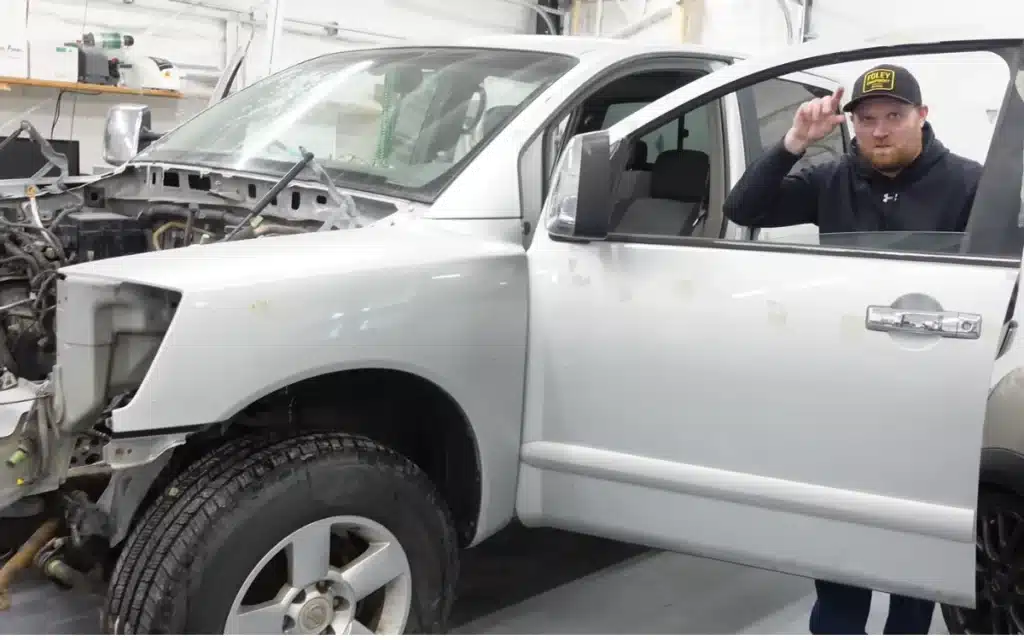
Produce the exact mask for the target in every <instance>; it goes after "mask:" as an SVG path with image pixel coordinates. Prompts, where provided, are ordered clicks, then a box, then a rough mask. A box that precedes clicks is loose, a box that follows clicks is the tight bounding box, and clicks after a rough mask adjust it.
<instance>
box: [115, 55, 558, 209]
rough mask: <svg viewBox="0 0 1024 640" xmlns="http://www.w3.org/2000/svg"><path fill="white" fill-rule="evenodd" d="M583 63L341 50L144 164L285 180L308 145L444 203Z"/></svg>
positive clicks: (322, 156)
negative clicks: (484, 153)
mask: <svg viewBox="0 0 1024 640" xmlns="http://www.w3.org/2000/svg"><path fill="white" fill-rule="evenodd" d="M575 63H576V59H575V58H571V57H566V56H562V55H556V54H551V53H546V52H536V51H513V50H502V49H470V48H426V49H424V48H396V49H370V50H353V51H346V52H341V53H334V54H329V55H326V56H322V57H319V58H315V59H313V60H309V61H307V62H303V63H301V64H298V65H296V66H293V67H290V68H288V69H286V70H284V71H282V72H280V73H277V74H275V75H273V76H270V77H269V78H267V79H265V80H263V81H261V82H259V83H257V84H254V85H253V86H251V87H248V88H246V89H244V90H243V91H240V92H238V93H236V94H234V95H232V96H230V97H228V98H226V99H224V100H222V101H221V102H218V103H217V104H215V105H214V106H213V107H211V108H210V109H208V110H206V111H204V112H202V113H200V114H199V115H197V116H196V117H195V118H193V119H192V120H190V121H188V122H186V123H185V124H183V125H181V126H180V127H178V128H177V129H176V130H174V131H172V132H170V133H168V134H167V135H166V136H164V137H163V138H161V139H160V140H158V141H157V142H154V143H153V144H152V145H151V146H150V147H148V148H147V149H146V150H144V151H143V152H142V153H140V154H139V155H138V156H136V158H135V161H156V162H178V163H189V164H198V165H202V166H207V167H213V168H221V169H233V170H238V171H250V172H255V173H262V174H271V175H276V176H280V175H284V173H285V172H287V171H288V169H289V168H290V167H291V165H292V164H294V163H295V161H296V160H297V159H298V158H299V157H300V151H299V147H300V146H301V147H303V148H304V149H306V150H308V151H311V152H313V153H314V154H315V157H316V159H317V161H319V163H320V164H321V165H322V166H323V167H324V169H325V170H326V172H327V174H328V175H329V176H330V178H331V179H332V180H333V181H335V182H336V183H337V184H338V185H341V186H348V187H351V188H355V189H365V190H368V191H373V192H378V193H383V194H386V195H394V196H398V197H403V198H409V199H412V200H418V201H421V202H432V201H433V200H434V199H436V198H437V196H438V195H439V194H440V192H441V191H442V190H443V189H444V187H445V186H447V184H448V182H449V181H450V180H452V179H453V178H454V177H455V175H457V173H458V171H460V170H461V168H462V166H463V165H464V164H465V162H467V161H468V158H469V157H470V156H471V155H473V154H474V153H475V152H476V151H477V150H479V149H480V148H482V147H483V146H484V145H485V144H486V143H487V142H488V141H489V140H490V139H491V137H492V136H493V135H494V134H495V133H496V131H497V130H498V129H499V128H500V127H502V126H503V125H504V124H505V123H506V122H507V121H508V120H510V119H511V118H512V116H513V115H514V114H515V113H516V112H517V111H518V110H519V109H520V108H522V107H523V106H525V105H526V104H527V103H529V102H530V101H531V100H532V99H533V98H534V97H536V96H537V95H538V94H539V93H540V92H541V91H542V90H544V89H545V88H546V87H547V86H549V85H550V84H551V83H552V82H554V81H555V80H556V79H558V77H560V76H561V75H562V74H564V73H565V72H566V71H568V70H569V69H570V68H572V66H573V65H574V64H575ZM309 173H310V172H309V170H308V169H307V170H306V171H304V172H303V173H302V174H299V177H303V178H305V177H310V176H309V175H308V174H309Z"/></svg>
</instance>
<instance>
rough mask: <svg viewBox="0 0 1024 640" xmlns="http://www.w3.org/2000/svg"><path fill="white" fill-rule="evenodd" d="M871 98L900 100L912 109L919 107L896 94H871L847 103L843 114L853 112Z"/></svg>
mask: <svg viewBox="0 0 1024 640" xmlns="http://www.w3.org/2000/svg"><path fill="white" fill-rule="evenodd" d="M871 98H890V99H892V100H899V101H900V102H904V103H906V104H909V105H910V106H912V107H916V106H917V105H916V104H914V102H913V101H912V100H907V99H906V98H904V97H903V96H900V95H896V94H894V93H870V94H868V95H865V96H859V97H857V98H854V99H853V100H850V101H849V102H847V103H846V106H845V107H843V112H844V113H850V112H851V111H853V109H854V108H855V107H856V106H857V105H858V104H860V103H862V102H864V101H865V100H870V99H871Z"/></svg>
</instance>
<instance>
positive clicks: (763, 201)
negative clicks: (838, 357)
mask: <svg viewBox="0 0 1024 640" xmlns="http://www.w3.org/2000/svg"><path fill="white" fill-rule="evenodd" d="M923 136H924V145H923V149H922V151H921V154H920V155H919V156H918V157H917V159H916V160H914V162H913V163H911V164H910V166H909V167H907V168H905V169H904V170H902V171H900V172H899V174H897V175H896V177H894V178H890V177H888V176H886V175H883V174H881V173H879V172H878V171H876V170H874V169H873V168H871V166H870V165H868V164H867V163H866V161H865V160H864V159H863V158H861V157H860V156H859V154H858V152H857V141H856V140H854V141H853V144H852V145H851V149H850V151H849V152H847V153H846V154H845V155H843V156H842V157H841V158H840V159H839V160H835V161H832V162H826V163H822V164H820V165H817V166H814V167H808V168H806V169H804V170H802V171H799V172H797V173H795V174H793V175H791V176H790V175H787V174H788V173H789V171H790V170H791V169H792V168H793V165H795V164H796V163H797V161H798V160H800V158H801V157H802V156H799V155H794V154H792V153H790V152H788V151H786V148H785V147H784V146H783V144H782V141H779V142H778V143H777V144H776V145H774V146H772V147H771V148H770V149H768V150H767V151H766V152H765V153H764V154H762V155H761V157H760V158H758V159H757V160H755V161H754V162H753V164H751V166H750V167H748V168H747V171H746V172H745V173H744V174H743V176H742V177H741V178H740V179H739V181H738V182H737V183H736V186H735V187H733V190H732V192H731V193H730V194H729V197H728V198H726V200H725V205H724V210H725V215H726V217H728V218H729V219H730V220H732V221H733V222H735V223H736V224H740V225H743V226H746V227H788V226H790V225H797V224H808V223H810V224H816V225H817V226H818V230H819V231H820V232H821V233H837V232H852V231H952V232H962V231H964V227H965V226H966V224H967V216H968V215H969V214H970V211H971V204H972V202H973V201H974V193H975V191H976V190H977V188H978V180H979V179H980V178H981V171H982V166H981V165H980V164H979V163H977V162H975V161H973V160H970V159H968V158H964V157H962V156H958V155H956V154H955V153H953V152H951V151H950V150H949V149H947V148H946V146H945V145H943V144H942V143H941V142H939V140H938V139H937V138H936V137H935V133H934V131H932V127H931V124H929V123H925V125H924V129H923Z"/></svg>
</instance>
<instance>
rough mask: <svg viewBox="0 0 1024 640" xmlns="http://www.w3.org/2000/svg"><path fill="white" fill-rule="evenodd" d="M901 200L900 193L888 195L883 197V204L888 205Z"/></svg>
mask: <svg viewBox="0 0 1024 640" xmlns="http://www.w3.org/2000/svg"><path fill="white" fill-rule="evenodd" d="M899 199H900V194H898V193H886V194H885V195H883V196H882V202H885V203H886V204H888V203H890V202H893V201H895V200H899Z"/></svg>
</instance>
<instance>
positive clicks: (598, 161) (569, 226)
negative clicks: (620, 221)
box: [541, 131, 612, 240]
mask: <svg viewBox="0 0 1024 640" xmlns="http://www.w3.org/2000/svg"><path fill="white" fill-rule="evenodd" d="M611 196H612V185H611V145H610V144H609V138H608V132H607V131H594V132H592V133H583V134H580V135H577V136H575V137H573V139H572V140H570V141H569V143H568V144H567V145H566V147H565V151H564V152H562V156H561V157H560V158H559V159H558V164H557V165H556V166H555V171H554V176H553V177H552V180H551V188H550V189H549V190H548V197H547V199H546V200H545V201H544V208H543V209H542V210H541V216H542V217H543V218H544V224H545V226H546V227H547V229H548V233H549V234H550V235H552V236H554V237H559V238H574V239H580V240H588V239H591V240H599V239H601V238H604V237H605V236H606V235H607V234H608V223H609V220H610V218H611V212H612V197H611Z"/></svg>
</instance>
